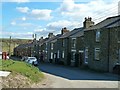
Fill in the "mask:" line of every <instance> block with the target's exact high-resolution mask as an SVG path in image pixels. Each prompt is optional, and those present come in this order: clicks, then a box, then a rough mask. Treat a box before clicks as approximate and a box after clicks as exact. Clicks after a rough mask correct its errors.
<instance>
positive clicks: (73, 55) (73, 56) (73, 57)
mask: <svg viewBox="0 0 120 90" xmlns="http://www.w3.org/2000/svg"><path fill="white" fill-rule="evenodd" d="M71 59H72V61H73V62H74V61H75V52H72V57H71Z"/></svg>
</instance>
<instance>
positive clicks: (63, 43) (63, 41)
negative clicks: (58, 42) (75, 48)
mask: <svg viewBox="0 0 120 90" xmlns="http://www.w3.org/2000/svg"><path fill="white" fill-rule="evenodd" d="M62 46H63V47H64V46H65V40H64V39H62Z"/></svg>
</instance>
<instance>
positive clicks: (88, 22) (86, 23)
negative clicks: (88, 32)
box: [83, 17, 94, 28]
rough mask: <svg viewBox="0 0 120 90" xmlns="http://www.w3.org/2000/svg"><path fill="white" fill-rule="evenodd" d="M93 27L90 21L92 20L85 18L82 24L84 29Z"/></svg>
mask: <svg viewBox="0 0 120 90" xmlns="http://www.w3.org/2000/svg"><path fill="white" fill-rule="evenodd" d="M93 25H94V22H93V21H92V18H91V17H88V18H86V17H85V21H84V22H83V26H84V28H89V27H91V26H93Z"/></svg>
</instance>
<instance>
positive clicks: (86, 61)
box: [85, 47, 88, 64]
mask: <svg viewBox="0 0 120 90" xmlns="http://www.w3.org/2000/svg"><path fill="white" fill-rule="evenodd" d="M85 63H86V64H87V63H88V47H86V48H85Z"/></svg>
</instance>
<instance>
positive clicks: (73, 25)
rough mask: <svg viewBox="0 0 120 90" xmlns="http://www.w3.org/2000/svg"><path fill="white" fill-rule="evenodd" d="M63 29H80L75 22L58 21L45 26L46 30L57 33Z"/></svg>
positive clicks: (78, 24)
mask: <svg viewBox="0 0 120 90" xmlns="http://www.w3.org/2000/svg"><path fill="white" fill-rule="evenodd" d="M63 27H67V28H68V29H70V30H73V29H74V28H78V27H80V23H79V22H77V21H68V20H59V21H56V22H51V23H48V24H47V29H49V30H55V31H57V32H59V31H60V30H61V28H63Z"/></svg>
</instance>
